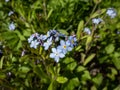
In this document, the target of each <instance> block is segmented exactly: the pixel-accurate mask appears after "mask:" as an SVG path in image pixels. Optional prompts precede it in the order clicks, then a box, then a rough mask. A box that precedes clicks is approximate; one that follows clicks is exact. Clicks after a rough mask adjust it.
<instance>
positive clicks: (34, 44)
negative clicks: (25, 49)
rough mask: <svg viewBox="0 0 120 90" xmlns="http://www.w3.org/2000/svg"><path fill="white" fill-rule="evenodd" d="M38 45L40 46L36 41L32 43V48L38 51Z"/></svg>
mask: <svg viewBox="0 0 120 90" xmlns="http://www.w3.org/2000/svg"><path fill="white" fill-rule="evenodd" d="M38 45H39V42H38V41H37V40H34V41H32V42H31V44H30V47H31V48H35V49H36V48H37V46H38Z"/></svg>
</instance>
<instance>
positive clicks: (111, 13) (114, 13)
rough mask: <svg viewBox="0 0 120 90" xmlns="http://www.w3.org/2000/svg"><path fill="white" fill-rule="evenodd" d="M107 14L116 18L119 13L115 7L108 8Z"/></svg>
mask: <svg viewBox="0 0 120 90" xmlns="http://www.w3.org/2000/svg"><path fill="white" fill-rule="evenodd" d="M106 14H107V15H108V16H110V18H114V17H115V16H116V15H117V14H116V11H115V10H114V8H108V9H107V12H106Z"/></svg>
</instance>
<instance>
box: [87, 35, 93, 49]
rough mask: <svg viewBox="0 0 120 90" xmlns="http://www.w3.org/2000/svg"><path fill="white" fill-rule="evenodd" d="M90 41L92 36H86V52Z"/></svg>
mask: <svg viewBox="0 0 120 90" xmlns="http://www.w3.org/2000/svg"><path fill="white" fill-rule="evenodd" d="M91 41H92V36H88V37H87V41H86V47H85V49H86V50H88V49H89V48H90V44H91Z"/></svg>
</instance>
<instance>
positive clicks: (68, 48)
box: [57, 40, 72, 54]
mask: <svg viewBox="0 0 120 90" xmlns="http://www.w3.org/2000/svg"><path fill="white" fill-rule="evenodd" d="M57 48H58V49H60V50H62V52H63V53H64V54H66V53H67V52H68V51H71V50H72V47H71V46H70V42H69V41H66V42H65V41H64V40H61V41H60V45H59V46H58V47H57Z"/></svg>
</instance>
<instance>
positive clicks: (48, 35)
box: [43, 31, 50, 40]
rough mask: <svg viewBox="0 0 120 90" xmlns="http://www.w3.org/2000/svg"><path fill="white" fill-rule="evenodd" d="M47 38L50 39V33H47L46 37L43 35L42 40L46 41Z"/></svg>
mask: <svg viewBox="0 0 120 90" xmlns="http://www.w3.org/2000/svg"><path fill="white" fill-rule="evenodd" d="M49 37H50V31H48V32H47V34H46V35H43V40H46V39H47V38H49Z"/></svg>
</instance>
